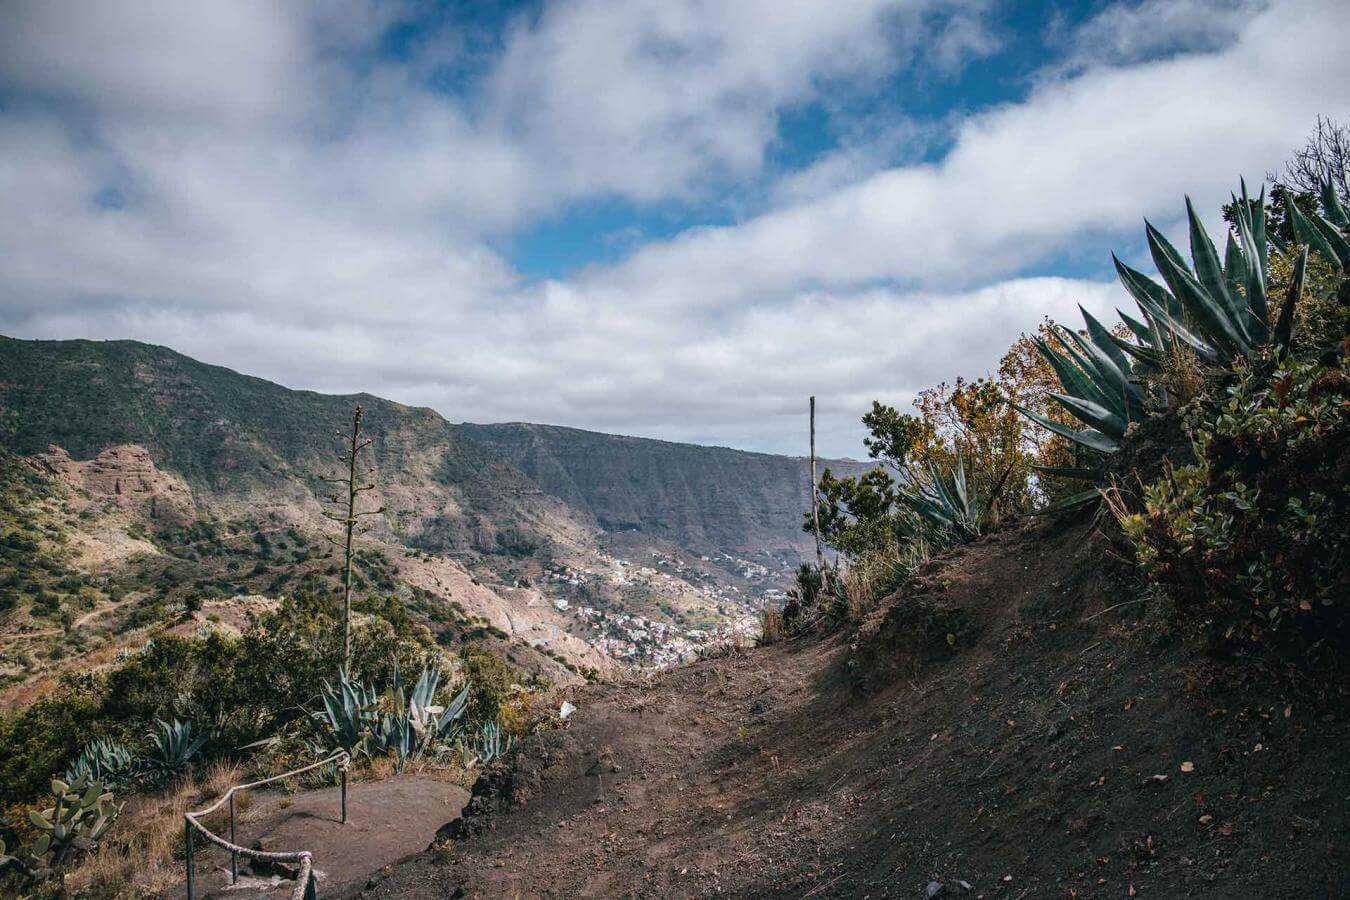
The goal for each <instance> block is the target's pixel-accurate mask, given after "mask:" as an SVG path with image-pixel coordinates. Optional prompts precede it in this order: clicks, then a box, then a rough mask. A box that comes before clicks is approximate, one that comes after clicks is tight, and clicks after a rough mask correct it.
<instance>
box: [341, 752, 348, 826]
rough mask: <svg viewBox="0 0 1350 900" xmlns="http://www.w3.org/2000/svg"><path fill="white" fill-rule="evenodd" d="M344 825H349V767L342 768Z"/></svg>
mask: <svg viewBox="0 0 1350 900" xmlns="http://www.w3.org/2000/svg"><path fill="white" fill-rule="evenodd" d="M341 796H342V801H341V802H342V824H343V825H346V824H347V767H346V766H345V765H344V766H343V767H342V794H341Z"/></svg>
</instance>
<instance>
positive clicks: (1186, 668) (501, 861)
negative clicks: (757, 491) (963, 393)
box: [362, 523, 1350, 900]
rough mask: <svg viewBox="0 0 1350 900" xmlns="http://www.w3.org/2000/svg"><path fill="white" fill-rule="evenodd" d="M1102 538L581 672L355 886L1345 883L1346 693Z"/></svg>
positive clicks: (603, 892) (462, 891) (520, 890)
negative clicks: (1191, 613)
mask: <svg viewBox="0 0 1350 900" xmlns="http://www.w3.org/2000/svg"><path fill="white" fill-rule="evenodd" d="M1107 558H1108V557H1107V554H1106V553H1105V552H1104V548H1103V547H1102V546H1101V544H1100V540H1099V539H1097V538H1095V537H1094V535H1093V533H1092V530H1091V527H1090V525H1088V524H1082V523H1080V524H1077V525H1072V524H1071V525H1067V526H1065V525H1063V524H1045V523H1038V524H1034V525H1026V526H1022V527H1019V528H1017V529H1014V530H1010V531H1005V532H1003V533H1000V534H996V535H993V536H991V537H987V538H985V539H983V540H981V541H979V542H977V543H975V544H972V545H969V546H967V547H964V548H959V549H956V550H952V551H948V552H946V553H944V554H943V555H941V556H940V557H939V558H937V559H936V560H934V561H933V562H932V563H931V564H930V565H928V566H927V567H926V569H925V570H924V572H923V573H922V574H921V576H920V577H919V578H918V579H917V581H916V583H915V584H913V585H911V587H910V589H909V590H908V591H907V592H905V594H904V595H903V596H902V595H896V596H895V597H892V598H891V599H890V600H889V601H888V602H887V603H886V604H884V605H883V607H882V608H881V609H879V610H878V611H877V612H876V614H875V617H874V618H873V619H872V620H871V621H870V622H869V623H868V624H867V625H866V626H865V627H864V628H863V629H861V631H860V632H858V634H857V635H856V636H855V644H854V646H852V647H850V646H848V645H847V644H845V643H844V642H843V641H842V640H839V639H833V640H829V641H821V640H818V639H804V640H799V641H794V642H792V643H789V644H786V645H781V644H780V645H776V646H772V647H768V648H762V649H756V650H750V651H744V652H741V653H733V654H730V655H728V656H725V657H723V658H719V659H709V660H705V661H702V662H698V663H695V664H692V665H689V666H686V667H683V668H680V669H677V670H673V671H671V672H668V673H665V674H663V675H662V676H660V677H657V678H655V679H652V680H650V681H646V682H640V683H636V684H629V685H621V686H596V687H591V688H586V689H584V690H583V691H582V692H581V693H580V695H579V696H578V697H577V699H576V702H577V704H578V706H579V708H580V711H579V712H578V713H577V714H576V716H575V718H574V720H573V721H572V722H571V723H570V725H569V727H568V728H567V729H566V730H563V731H557V732H552V733H549V734H546V735H542V736H538V737H536V738H532V739H530V740H529V741H527V742H526V744H525V745H524V746H523V747H522V748H521V749H520V750H519V751H518V752H517V753H516V754H515V755H514V757H513V758H511V759H510V760H508V761H507V762H503V763H500V764H498V765H497V766H496V767H495V768H494V769H492V770H489V772H488V773H486V774H485V776H484V777H483V778H481V779H480V780H479V782H478V784H477V785H476V786H475V788H474V795H473V800H472V801H471V803H470V805H469V807H468V808H467V810H466V813H465V816H464V817H463V818H462V819H459V820H456V821H455V822H453V823H451V824H450V825H449V826H448V827H447V828H446V829H445V830H444V833H443V842H444V843H443V844H441V845H440V846H438V847H437V848H435V849H432V850H430V851H429V852H427V853H425V854H422V855H420V856H418V857H415V858H412V859H410V860H408V861H406V862H404V863H403V864H401V865H400V866H397V867H395V868H394V869H393V870H392V871H391V872H390V873H389V874H388V875H387V876H385V877H383V878H380V879H377V881H376V883H375V884H373V885H372V886H370V887H369V888H368V889H367V890H366V891H364V892H363V893H362V896H368V897H372V898H394V897H399V898H405V897H407V898H411V897H459V896H468V897H495V896H557V897H567V896H639V897H683V896H712V895H718V896H736V897H780V896H791V897H864V896H870V897H907V898H920V897H933V896H948V897H957V896H967V895H968V896H972V897H976V896H983V897H1007V898H1010V900H1011V898H1030V897H1037V898H1040V897H1074V898H1096V897H1131V896H1139V897H1169V898H1170V897H1203V898H1231V897H1238V896H1242V897H1264V898H1308V897H1333V896H1345V895H1346V893H1347V891H1350V875H1347V869H1346V867H1345V866H1344V858H1345V857H1344V854H1345V852H1346V846H1347V840H1350V811H1348V810H1350V806H1348V805H1347V804H1346V802H1345V801H1346V797H1347V795H1348V794H1350V762H1347V760H1346V758H1345V755H1344V753H1343V752H1342V749H1343V747H1344V746H1345V741H1346V740H1347V738H1350V727H1348V726H1347V722H1346V721H1345V718H1344V706H1343V703H1342V702H1341V701H1343V696H1340V697H1337V696H1334V695H1333V696H1332V697H1330V698H1317V697H1305V696H1298V695H1295V694H1292V693H1290V692H1288V691H1287V689H1281V688H1277V687H1274V686H1273V684H1274V682H1273V681H1270V680H1266V679H1263V678H1261V677H1259V675H1258V674H1257V673H1255V672H1254V671H1253V670H1250V669H1240V668H1225V667H1222V666H1219V665H1217V664H1215V663H1212V662H1207V661H1204V660H1200V659H1197V658H1196V657H1194V656H1193V655H1191V653H1190V652H1189V651H1187V650H1186V649H1184V648H1183V647H1182V646H1180V645H1179V643H1178V642H1176V641H1175V640H1172V639H1170V638H1168V637H1167V635H1166V632H1165V631H1164V630H1163V629H1160V628H1158V627H1157V625H1156V623H1155V619H1156V615H1155V614H1154V613H1153V612H1151V611H1148V610H1147V609H1146V608H1145V607H1143V606H1141V605H1139V604H1131V605H1129V606H1125V607H1117V606H1116V605H1117V604H1118V603H1120V601H1121V599H1122V598H1129V597H1137V596H1139V595H1138V594H1137V593H1134V592H1135V591H1136V590H1137V588H1138V585H1137V584H1134V583H1133V582H1132V577H1133V576H1132V574H1131V573H1129V572H1127V571H1123V570H1122V569H1118V568H1115V567H1113V566H1112V565H1111V564H1109V562H1103V560H1104V559H1107ZM947 634H952V635H953V637H952V639H951V640H948V639H947V637H946V635H947ZM967 885H968V886H969V887H966V886H967Z"/></svg>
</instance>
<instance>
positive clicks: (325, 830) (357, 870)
mask: <svg viewBox="0 0 1350 900" xmlns="http://www.w3.org/2000/svg"><path fill="white" fill-rule="evenodd" d="M468 799H469V792H468V791H466V790H464V789H463V788H462V787H459V786H458V785H454V784H449V783H446V782H444V781H438V780H436V779H434V778H427V777H423V776H416V775H400V776H395V777H393V778H388V779H385V780H383V781H373V782H360V783H356V784H352V785H351V786H350V788H349V789H348V793H347V823H346V824H345V825H344V824H342V823H341V822H340V821H339V819H338V806H339V803H338V790H337V788H324V789H321V790H313V791H304V792H301V793H297V794H291V795H283V794H266V795H263V796H262V797H260V798H259V799H258V801H257V802H256V804H255V805H253V806H251V807H250V808H249V809H248V810H247V812H246V813H241V814H240V821H239V825H238V832H237V833H238V838H239V840H238V842H239V843H240V844H242V845H243V846H246V847H249V846H253V845H254V842H255V841H259V840H260V841H261V842H262V844H263V847H264V848H265V849H268V850H299V849H304V850H309V851H311V852H312V853H313V854H314V867H315V869H316V871H317V872H318V874H319V896H320V897H329V896H332V895H334V894H335V893H339V892H342V891H344V890H350V889H353V888H360V887H362V886H363V885H364V884H365V883H366V881H367V879H368V878H369V877H370V876H371V875H372V874H374V873H376V872H378V871H379V870H380V869H381V868H383V867H384V866H387V865H389V864H390V863H393V862H395V861H396V860H399V859H401V858H403V857H405V856H407V855H409V854H410V853H416V852H417V851H420V850H423V849H425V848H426V846H427V845H428V844H429V843H430V842H431V840H432V838H433V837H434V836H435V834H436V829H437V828H439V827H440V826H441V825H443V824H444V823H445V821H446V820H447V819H450V818H453V817H454V816H455V815H457V814H458V812H459V810H460V809H462V808H463V807H464V804H465V803H466V802H467V801H468ZM222 833H223V832H222ZM225 836H226V837H228V834H226V835H225ZM198 846H199V848H200V844H199V845H198ZM229 864H230V858H229V854H227V853H226V852H225V851H224V850H221V849H219V848H212V849H211V850H209V851H206V852H204V853H203V852H202V851H201V850H200V849H199V850H198V866H197V891H198V895H199V896H202V897H230V898H239V900H244V898H254V897H268V898H272V897H290V892H291V890H292V888H293V887H294V882H293V881H290V880H284V879H282V878H280V877H274V876H273V875H271V874H264V875H262V876H261V877H260V876H258V875H257V874H255V873H252V872H250V871H249V868H248V862H247V860H243V859H241V860H240V864H239V870H240V884H239V885H236V886H233V887H231V886H230V885H229Z"/></svg>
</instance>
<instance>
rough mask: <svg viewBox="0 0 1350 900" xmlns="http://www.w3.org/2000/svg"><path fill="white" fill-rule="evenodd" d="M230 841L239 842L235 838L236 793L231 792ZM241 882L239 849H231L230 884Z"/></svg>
mask: <svg viewBox="0 0 1350 900" xmlns="http://www.w3.org/2000/svg"><path fill="white" fill-rule="evenodd" d="M230 843H231V844H237V843H239V842H238V841H236V840H235V839H234V794H230ZM238 883H239V851H238V850H231V851H230V884H238Z"/></svg>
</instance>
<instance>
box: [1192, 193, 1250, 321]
mask: <svg viewBox="0 0 1350 900" xmlns="http://www.w3.org/2000/svg"><path fill="white" fill-rule="evenodd" d="M1186 218H1187V220H1188V221H1189V222H1190V231H1191V259H1193V260H1194V261H1195V274H1196V276H1197V277H1198V278H1199V281H1200V284H1201V286H1202V287H1204V289H1205V290H1206V291H1208V292H1209V295H1210V296H1211V297H1212V298H1214V299H1215V300H1216V301H1218V303H1219V305H1221V306H1222V307H1223V308H1224V309H1226V310H1227V311H1228V317H1229V318H1230V319H1232V320H1233V322H1234V323H1236V324H1237V325H1238V326H1239V327H1240V328H1242V330H1243V331H1244V332H1246V330H1247V329H1246V328H1245V327H1244V325H1245V323H1243V319H1244V318H1245V317H1244V316H1242V315H1240V314H1239V313H1240V311H1241V307H1240V306H1239V301H1238V300H1236V299H1235V298H1234V297H1233V295H1232V293H1231V292H1230V291H1229V290H1228V282H1227V280H1226V279H1225V278H1224V274H1223V267H1222V266H1220V265H1219V254H1218V252H1217V251H1216V250H1215V249H1214V242H1213V241H1211V240H1210V239H1209V233H1208V232H1206V231H1205V226H1204V225H1203V224H1202V223H1201V221H1200V217H1199V216H1197V215H1196V214H1195V206H1194V204H1192V203H1191V198H1190V197H1187V198H1186ZM1244 336H1245V337H1247V339H1248V340H1250V339H1251V335H1250V334H1249V333H1247V334H1244Z"/></svg>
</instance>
